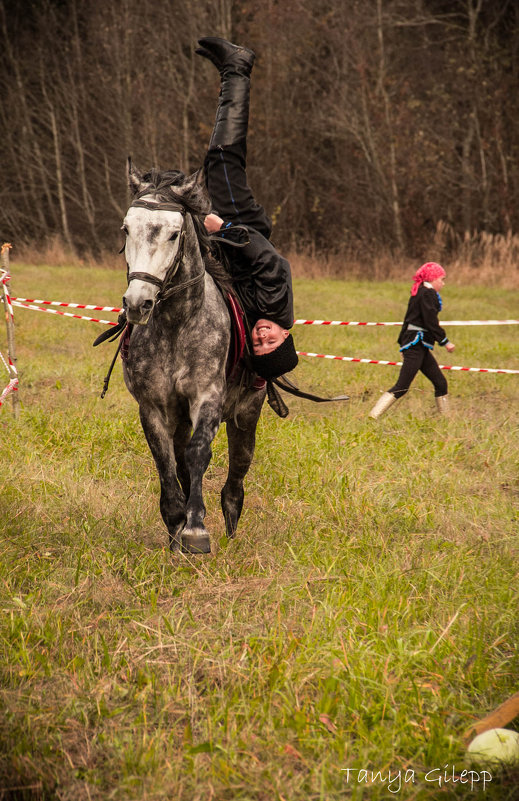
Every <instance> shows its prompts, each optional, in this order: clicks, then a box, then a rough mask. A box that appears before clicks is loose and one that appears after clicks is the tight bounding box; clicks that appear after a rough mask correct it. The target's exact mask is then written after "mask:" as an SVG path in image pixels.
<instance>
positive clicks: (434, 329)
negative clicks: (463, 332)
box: [398, 284, 449, 348]
mask: <svg viewBox="0 0 519 801" xmlns="http://www.w3.org/2000/svg"><path fill="white" fill-rule="evenodd" d="M440 309H441V303H440V297H439V295H438V293H437V292H436V290H435V289H433V288H432V287H427V286H425V284H421V285H420V287H419V288H418V292H417V293H416V295H411V297H410V298H409V304H408V306H407V312H406V315H405V319H404V323H403V325H402V328H401V330H400V334H399V336H398V344H399V345H401V346H404V347H405V346H406V345H409V344H410V343H411V342H412V341H413V339H415V338H416V336H417V334H418V333H419V332H418V331H417V330H416V328H415V329H414V330H413V329H411V330H409V325H414V326H416V327H417V328H421V329H422V330H423V344H424V345H426V346H428V347H430V348H432V347H433V345H434V343H435V342H438V343H439V344H440V345H446V344H447V342H448V341H449V340H448V338H447V335H446V334H445V331H444V330H443V328H442V327H441V325H440V323H439V321H438V312H439V311H440Z"/></svg>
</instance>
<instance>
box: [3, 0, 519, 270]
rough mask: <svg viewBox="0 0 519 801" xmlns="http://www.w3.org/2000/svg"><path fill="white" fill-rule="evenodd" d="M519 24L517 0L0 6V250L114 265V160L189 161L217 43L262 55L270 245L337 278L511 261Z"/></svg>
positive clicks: (259, 175) (145, 0) (259, 89)
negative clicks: (402, 267)
mask: <svg viewBox="0 0 519 801" xmlns="http://www.w3.org/2000/svg"><path fill="white" fill-rule="evenodd" d="M518 23H519V6H518V5H517V3H515V2H512V0H359V2H356V1H355V0H320V2H319V3H317V2H316V0H282V2H281V0H279V2H276V0H262V2H255V3H251V2H247V1H244V2H241V0H190V2H189V4H188V5H187V6H186V4H185V3H180V2H178V0H173V2H171V0H169V2H166V0H115V1H114V2H111V3H104V2H96V0H54V1H51V0H32V2H29V3H19V2H16V0H0V89H1V96H2V103H1V104H0V163H1V165H2V181H1V187H0V209H1V212H0V215H1V216H0V238H1V239H2V241H6V240H7V241H11V242H14V243H15V244H16V245H17V246H18V248H20V247H22V246H26V245H28V246H31V247H32V248H34V247H36V248H39V249H40V250H41V249H43V248H45V247H46V248H47V249H48V248H49V246H50V243H52V242H54V243H55V242H56V241H59V242H61V243H63V244H64V246H65V247H66V249H67V250H68V251H69V252H72V253H74V254H76V255H78V256H80V257H82V258H89V257H94V258H96V259H98V260H99V259H100V258H101V257H102V255H103V254H105V255H106V254H108V253H110V252H112V253H116V252H117V250H118V249H119V247H120V245H121V242H122V240H121V239H120V235H119V228H120V222H121V219H122V217H123V216H124V213H125V208H126V204H127V199H128V196H127V189H126V176H125V161H126V156H127V155H132V157H133V160H134V162H135V163H136V164H137V166H139V167H140V168H141V169H146V168H149V167H151V166H159V167H163V168H179V169H182V170H183V171H185V172H187V173H190V172H193V171H195V170H196V169H197V168H198V167H199V166H200V165H201V164H202V163H203V158H204V152H205V149H206V147H207V144H208V141H209V138H210V134H211V129H212V123H213V119H214V111H215V108H216V102H217V96H218V88H219V83H218V75H217V73H216V71H215V70H214V68H213V67H212V65H210V64H208V63H206V62H205V61H204V60H203V59H200V58H199V57H198V56H196V55H195V53H194V50H195V47H196V42H197V39H198V38H199V37H200V36H203V35H209V34H216V35H221V36H224V37H227V38H230V39H231V40H233V41H238V42H240V43H243V44H244V45H246V46H248V47H251V48H253V49H254V50H255V51H256V52H257V62H256V65H255V68H254V73H253V90H252V109H251V125H250V134H249V178H250V183H251V185H252V187H253V189H254V191H255V194H256V196H257V197H258V199H259V200H260V201H261V202H262V203H263V204H264V205H265V207H266V208H267V210H268V212H269V213H270V214H271V215H272V217H273V220H274V240H275V242H276V245H277V246H278V247H280V248H282V249H285V250H287V251H290V252H298V253H300V254H308V255H310V256H313V257H315V256H316V255H317V256H318V258H321V259H322V260H326V259H330V258H334V257H335V262H334V263H335V264H336V268H335V269H336V274H339V275H341V273H342V274H345V273H346V272H347V269H348V268H347V266H346V265H347V264H348V259H349V260H350V262H351V261H352V260H353V261H354V260H357V261H359V260H360V261H361V262H362V261H364V262H366V264H371V265H373V264H374V263H375V261H376V259H377V258H379V259H380V258H383V259H385V260H386V261H387V262H388V263H389V262H391V263H394V262H396V261H398V260H400V261H401V260H402V259H404V260H405V259H408V260H413V261H415V260H420V259H422V258H423V259H425V258H435V259H437V260H440V259H444V260H451V261H452V259H454V258H459V257H463V250H464V249H465V250H466V249H467V248H470V260H471V263H472V265H473V266H476V267H477V265H478V263H479V262H482V261H483V260H485V259H487V260H488V254H489V251H492V252H495V254H497V255H495V258H496V259H498V260H499V259H500V258H501V259H502V257H503V252H504V250H505V249H506V254H507V259H508V261H509V263H510V264H512V265H514V266H515V263H516V262H517V258H516V257H517V255H518V254H519V240H518V239H517V237H516V236H515V232H517V231H518V229H519V167H518V153H519V127H518V126H517V125H516V120H517V119H518V111H519V95H518V93H517V82H518V72H519V37H518V28H519V25H518ZM16 253H17V251H16V249H15V250H14V251H13V256H14V257H15V258H16ZM492 258H494V257H492Z"/></svg>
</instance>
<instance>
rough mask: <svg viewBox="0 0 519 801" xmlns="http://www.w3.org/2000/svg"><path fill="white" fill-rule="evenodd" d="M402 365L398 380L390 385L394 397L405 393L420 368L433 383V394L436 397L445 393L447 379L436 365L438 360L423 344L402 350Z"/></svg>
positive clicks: (399, 396)
mask: <svg viewBox="0 0 519 801" xmlns="http://www.w3.org/2000/svg"><path fill="white" fill-rule="evenodd" d="M402 357H403V361H404V363H403V365H402V367H401V368H400V375H399V376H398V381H397V382H396V384H395V385H394V387H391V389H390V390H388V392H391V394H392V395H394V396H395V397H396V398H401V397H402V395H405V393H406V392H407V390H408V389H409V387H410V386H411V383H412V382H413V380H414V378H415V376H416V374H417V372H418V371H419V370H420V371H421V372H422V373H423V374H424V376H425V377H426V378H428V379H429V381H431V382H432V384H433V385H434V395H435V397H436V398H439V397H441V396H442V395H447V391H448V389H447V379H446V378H445V376H444V375H443V373H442V371H441V370H440V368H439V367H438V362H437V361H436V359H435V358H434V356H433V355H432V353H431V351H430V350H429V349H428V348H425V347H424V346H423V345H420V344H418V345H412V346H411V347H410V348H407V350H404V351H402Z"/></svg>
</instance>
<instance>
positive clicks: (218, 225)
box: [196, 36, 298, 380]
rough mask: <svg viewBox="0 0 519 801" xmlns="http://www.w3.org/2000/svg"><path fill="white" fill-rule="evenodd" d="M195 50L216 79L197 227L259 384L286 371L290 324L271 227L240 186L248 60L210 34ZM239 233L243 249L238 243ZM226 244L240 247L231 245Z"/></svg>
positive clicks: (286, 286)
mask: <svg viewBox="0 0 519 801" xmlns="http://www.w3.org/2000/svg"><path fill="white" fill-rule="evenodd" d="M198 44H199V47H198V48H197V50H196V53H197V54H198V55H200V56H203V57H204V58H207V59H208V60H209V61H211V62H212V64H214V65H215V67H216V68H217V70H218V72H219V73H220V96H219V101H218V107H217V110H216V120H215V125H214V129H213V133H212V136H211V140H210V142H209V147H208V151H207V155H206V158H205V162H204V167H205V175H206V183H207V189H208V192H209V196H210V198H211V203H212V206H213V213H211V214H209V215H208V216H207V217H206V219H205V226H206V229H207V231H208V232H209V233H210V234H214V233H218V234H220V236H219V241H220V243H221V246H222V248H223V249H225V255H226V261H227V264H228V268H229V271H230V274H231V278H232V282H233V286H234V288H235V290H236V292H237V295H238V297H239V299H240V301H241V304H242V306H243V309H244V312H245V316H246V318H247V321H248V324H249V329H250V333H251V343H252V349H253V354H252V357H251V365H252V368H253V370H254V371H255V372H256V373H257V374H258V375H260V376H261V377H262V378H265V379H267V380H268V379H272V378H277V377H279V376H281V375H283V374H285V373H287V372H289V371H291V370H293V369H294V367H295V366H296V365H297V363H298V357H297V353H296V350H295V346H294V342H293V339H292V335H291V334H290V332H289V330H288V329H290V328H292V326H293V324H294V309H293V295H292V277H291V271H290V264H289V263H288V261H287V260H286V259H284V258H283V257H282V256H281V255H280V254H279V253H278V252H277V250H276V248H275V247H274V246H273V244H272V243H271V241H270V234H271V230H272V223H271V221H270V220H269V218H268V217H267V214H266V213H265V210H264V208H263V207H262V206H260V205H259V204H258V203H257V202H256V200H255V199H254V196H253V193H252V190H251V189H250V188H249V185H248V182H247V174H246V161H247V130H248V122H249V97H250V74H251V70H252V66H253V64H254V59H255V54H254V52H253V51H252V50H249V49H248V48H245V47H240V46H238V45H235V44H232V42H228V41H227V40H226V39H220V38H218V37H216V36H206V37H203V38H202V39H199V40H198ZM244 227H245V229H246V231H245V233H246V238H245V243H244V242H243V241H242V242H239V240H240V237H242V238H243V233H244ZM220 232H221V233H220ZM247 239H248V241H247ZM233 241H234V242H235V243H236V244H237V243H239V245H240V246H239V247H234V246H232V245H233ZM226 243H227V244H228V245H229V246H228V247H225V245H226Z"/></svg>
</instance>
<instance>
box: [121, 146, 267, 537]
mask: <svg viewBox="0 0 519 801" xmlns="http://www.w3.org/2000/svg"><path fill="white" fill-rule="evenodd" d="M171 176H173V178H172V177H171ZM145 179H146V180H145ZM172 180H173V181H174V183H173V184H172ZM128 181H129V185H130V189H131V191H132V193H133V195H134V200H133V202H132V204H131V205H130V207H129V209H128V211H127V214H126V217H125V218H124V222H123V226H122V228H123V231H124V232H125V235H126V245H125V254H126V261H127V264H128V289H127V291H126V293H125V295H124V297H123V306H124V308H125V310H126V317H127V320H128V323H130V324H132V325H133V327H132V329H131V336H130V342H129V346H128V349H127V355H126V357H125V359H124V360H123V370H124V378H125V382H126V386H127V387H128V389H129V391H130V392H131V394H132V395H133V397H134V398H135V400H136V401H137V403H138V404H139V414H140V419H141V423H142V428H143V430H144V434H145V436H146V439H147V442H148V445H149V447H150V450H151V452H152V454H153V458H154V460H155V464H156V466H157V470H158V473H159V477H160V511H161V514H162V518H163V520H164V523H165V524H166V526H167V529H168V532H169V542H170V548H171V549H172V550H177V549H178V548H179V547H181V548H182V551H184V552H188V553H208V552H209V551H210V550H211V545H210V540H209V535H208V532H207V530H206V528H205V526H204V517H205V506H204V501H203V497H202V480H203V477H204V474H205V472H206V470H207V467H208V465H209V462H210V459H211V443H212V441H213V438H214V437H215V435H216V432H217V431H218V428H219V426H220V424H221V423H222V422H223V421H225V423H226V428H227V440H228V448H229V470H228V474H227V480H226V482H225V485H224V487H223V489H222V492H221V504H222V511H223V514H224V518H225V527H226V533H227V536H228V537H233V536H234V534H235V532H236V527H237V525H238V520H239V518H240V514H241V510H242V505H243V497H244V491H243V479H244V477H245V475H246V473H247V471H248V469H249V467H250V464H251V462H252V458H253V455H254V446H255V436H256V425H257V422H258V419H259V415H260V412H261V407H262V404H263V401H264V398H265V390H264V389H260V390H256V389H248V388H244V387H241V386H240V385H239V383H236V382H231V383H228V381H227V379H226V363H227V357H228V353H229V347H230V341H231V322H230V316H229V312H228V309H227V305H226V302H225V300H224V298H223V296H222V293H221V292H220V290H219V289H218V287H217V286H216V283H215V281H214V280H213V278H212V277H211V275H209V274H208V272H206V269H205V265H204V259H203V256H202V252H201V248H200V239H199V237H200V235H201V234H200V230H201V228H203V217H204V215H205V214H207V213H208V212H209V211H210V201H209V198H208V196H207V193H206V190H205V185H204V179H203V172H202V171H199V172H198V173H196V174H195V175H193V176H191V177H189V178H185V177H184V176H183V175H182V174H181V173H174V172H170V173H162V174H161V173H158V172H157V171H154V172H152V173H150V174H149V175H146V176H144V177H143V176H142V175H141V174H140V173H139V171H138V170H137V169H136V168H135V167H133V165H132V164H131V160H130V159H128ZM177 181H179V183H176V182H177Z"/></svg>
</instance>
